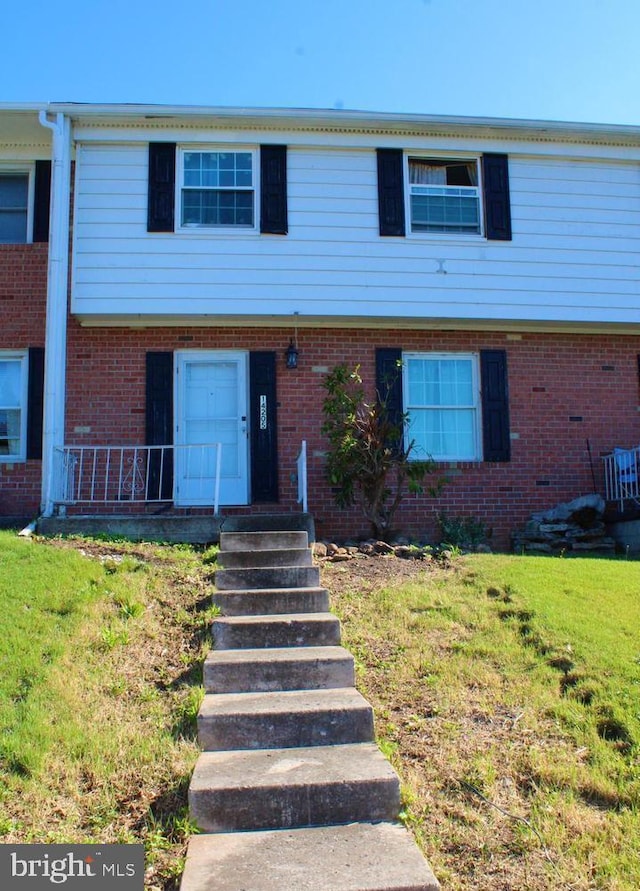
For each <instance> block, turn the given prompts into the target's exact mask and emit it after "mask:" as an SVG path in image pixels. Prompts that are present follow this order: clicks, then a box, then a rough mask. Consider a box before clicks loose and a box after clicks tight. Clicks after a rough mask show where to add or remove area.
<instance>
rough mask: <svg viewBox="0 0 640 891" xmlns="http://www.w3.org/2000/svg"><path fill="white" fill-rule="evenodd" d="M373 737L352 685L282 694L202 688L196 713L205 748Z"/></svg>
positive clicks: (367, 712) (367, 709) (369, 717)
mask: <svg viewBox="0 0 640 891" xmlns="http://www.w3.org/2000/svg"><path fill="white" fill-rule="evenodd" d="M372 740H373V710H372V708H371V706H370V705H369V703H368V702H367V700H366V699H364V697H362V696H361V695H360V694H359V693H358V692H357V690H355V689H353V688H352V687H346V688H345V687H341V688H338V689H332V690H293V691H286V692H284V693H281V692H277V693H206V694H205V696H204V699H203V701H202V705H201V707H200V712H199V713H198V741H199V743H200V748H201V749H204V750H205V751H221V750H225V749H229V750H232V749H280V748H289V747H294V746H327V745H340V744H344V743H358V742H371V741H372Z"/></svg>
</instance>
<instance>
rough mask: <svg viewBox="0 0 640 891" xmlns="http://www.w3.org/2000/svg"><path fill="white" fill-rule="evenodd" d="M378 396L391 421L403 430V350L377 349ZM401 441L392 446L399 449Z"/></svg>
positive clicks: (393, 348)
mask: <svg viewBox="0 0 640 891" xmlns="http://www.w3.org/2000/svg"><path fill="white" fill-rule="evenodd" d="M376 394H377V397H378V401H379V402H384V403H385V404H386V406H387V416H388V418H389V421H390V422H391V423H392V424H393V425H394V427H397V429H398V431H402V429H403V418H404V404H403V396H402V350H401V349H399V348H397V347H379V348H378V349H376ZM400 440H401V437H400V438H399V439H397V440H396V441H395V442H394V443H391V445H393V446H395V448H398V447H399V445H400Z"/></svg>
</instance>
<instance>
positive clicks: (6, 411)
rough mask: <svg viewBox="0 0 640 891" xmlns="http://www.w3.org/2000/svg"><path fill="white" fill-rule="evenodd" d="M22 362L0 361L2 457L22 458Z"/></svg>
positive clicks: (0, 434) (0, 435)
mask: <svg viewBox="0 0 640 891" xmlns="http://www.w3.org/2000/svg"><path fill="white" fill-rule="evenodd" d="M21 426H22V361H21V360H20V359H3V360H0V455H1V456H5V457H6V456H9V457H11V456H14V457H16V458H18V457H19V456H20V451H21V450H20V433H21Z"/></svg>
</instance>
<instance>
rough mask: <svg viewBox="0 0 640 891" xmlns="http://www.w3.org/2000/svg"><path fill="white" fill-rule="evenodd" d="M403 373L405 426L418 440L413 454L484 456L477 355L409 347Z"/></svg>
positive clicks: (459, 457) (471, 458) (466, 458)
mask: <svg viewBox="0 0 640 891" xmlns="http://www.w3.org/2000/svg"><path fill="white" fill-rule="evenodd" d="M403 378H404V380H403V392H404V400H405V406H404V408H405V411H406V412H407V414H408V431H407V432H408V436H409V438H410V439H412V440H414V441H415V457H416V458H417V459H419V458H422V459H424V458H426V457H431V458H433V459H434V460H437V461H477V460H480V458H481V446H480V387H479V374H478V357H477V356H476V355H474V354H470V353H405V354H403Z"/></svg>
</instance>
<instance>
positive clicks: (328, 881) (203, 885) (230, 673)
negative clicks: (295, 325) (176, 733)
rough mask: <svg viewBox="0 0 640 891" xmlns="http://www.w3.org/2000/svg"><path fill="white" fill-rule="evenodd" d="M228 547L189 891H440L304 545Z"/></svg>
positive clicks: (194, 797)
mask: <svg viewBox="0 0 640 891" xmlns="http://www.w3.org/2000/svg"><path fill="white" fill-rule="evenodd" d="M220 546H221V552H220V564H221V566H222V567H223V568H221V569H219V570H218V571H217V572H216V577H215V584H216V589H217V590H216V592H215V594H214V596H213V599H214V603H216V604H217V605H218V606H219V607H220V610H221V614H222V615H221V617H220V618H218V619H216V620H215V621H214V622H213V641H214V649H213V650H212V652H211V653H210V654H209V656H208V658H207V659H206V662H205V666H204V684H205V691H206V692H205V697H204V701H203V703H202V707H201V710H200V714H199V716H198V737H199V742H200V745H201V746H202V749H203V752H202V754H201V756H200V758H199V759H198V762H197V764H196V768H195V771H194V774H193V778H192V781H191V786H190V789H189V805H190V810H191V816H192V818H193V819H194V820H195V822H196V823H197V824H198V826H200V828H201V829H202V830H203V831H204V834H202V835H197V836H194V837H193V838H192V839H191V841H190V843H189V849H188V853H187V862H186V866H185V872H184V876H183V879H182V885H181V891H436V889H437V888H439V885H438V883H437V881H436V879H435V878H434V876H433V873H432V872H431V869H430V868H429V866H428V864H427V862H426V861H425V860H424V858H423V857H422V855H421V854H420V852H419V850H418V848H417V847H416V845H415V844H414V843H413V841H412V839H411V838H410V836H409V834H408V833H407V832H406V831H405V830H404V829H403V827H401V826H399V825H398V824H397V823H396V822H394V821H396V820H397V818H398V813H399V809H400V789H399V781H398V777H397V775H396V773H395V771H394V770H393V768H392V767H391V765H390V764H389V763H388V761H387V760H386V759H385V758H384V757H383V756H382V754H381V753H380V751H379V750H378V748H377V746H376V745H375V743H374V730H373V712H372V709H371V706H370V705H369V703H368V702H367V701H366V700H365V699H364V698H363V697H362V696H361V695H360V694H359V693H358V692H357V690H356V689H355V687H354V664H353V657H352V656H351V655H350V654H349V653H348V652H347V651H346V650H345V649H344V648H343V647H341V646H340V625H339V622H338V620H337V619H336V618H335V616H333V615H331V614H330V613H329V611H328V610H329V596H328V592H327V591H326V590H325V589H324V588H321V587H320V578H319V570H318V568H317V567H314V566H313V565H312V562H313V561H312V557H311V550H310V549H309V546H308V541H307V533H306V532H300V531H295V530H291V531H286V532H271V533H265V532H261V531H249V532H226V533H225V532H223V533H222V534H221V537H220Z"/></svg>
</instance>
